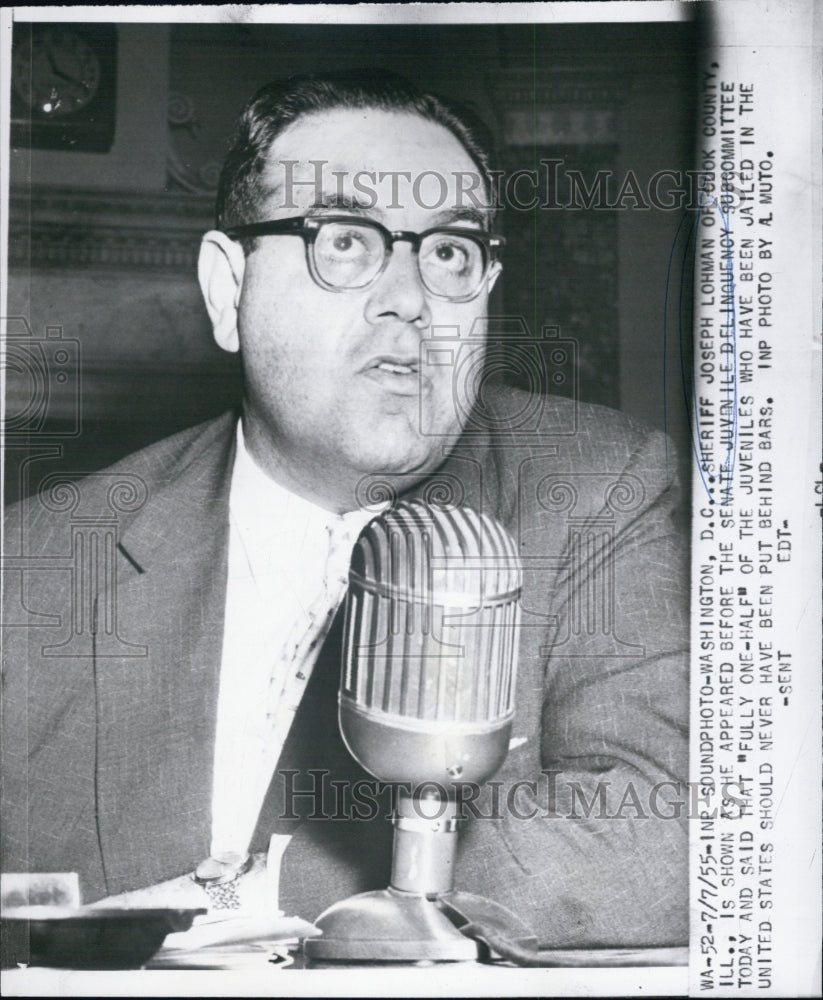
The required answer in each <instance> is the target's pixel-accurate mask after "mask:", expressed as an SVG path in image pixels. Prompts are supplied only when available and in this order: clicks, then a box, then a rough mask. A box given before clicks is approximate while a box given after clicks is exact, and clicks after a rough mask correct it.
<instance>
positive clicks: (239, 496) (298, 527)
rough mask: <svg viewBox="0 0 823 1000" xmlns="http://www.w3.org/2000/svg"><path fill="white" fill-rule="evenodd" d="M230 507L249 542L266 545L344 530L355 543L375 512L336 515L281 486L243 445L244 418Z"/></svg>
mask: <svg viewBox="0 0 823 1000" xmlns="http://www.w3.org/2000/svg"><path fill="white" fill-rule="evenodd" d="M229 509H230V512H231V517H232V520H233V521H234V523H235V524H236V525H237V526H238V527H239V528H240V530H241V531H242V532H243V534H244V537H245V540H246V542H247V543H249V544H250V545H251V548H250V549H249V551H250V553H251V552H254V551H255V550H257V548H258V546H266V547H267V548H269V547H270V546H271V544H272V543H274V542H275V541H276V542H277V544H278V545H282V543H283V540H284V539H289V540H290V541H291V542H292V543H294V544H297V543H299V541H300V540H301V539H308V538H321V537H322V538H327V537H328V534H329V533H333V534H335V535H339V534H342V533H346V534H348V535H349V536H350V537H351V541H352V543H354V541H355V539H356V538H357V535H358V534H359V533H360V530H361V528H363V527H364V526H365V525H366V524H367V523H368V522H369V521H370V520H371V519H372V517H374V515H375V513H376V512H375V511H374V510H354V511H349V512H347V513H345V514H335V513H334V512H332V511H329V510H326V509H325V508H323V507H319V506H318V505H317V504H315V503H312V502H311V501H310V500H307V499H306V498H305V497H301V496H298V495H297V494H296V493H293V492H292V491H291V490H288V489H286V488H285V487H284V486H281V485H280V484H279V483H277V482H276V481H275V480H274V479H272V478H271V476H269V475H268V474H267V473H266V472H264V471H263V469H262V468H261V467H260V466H259V465H258V464H257V462H256V461H255V460H254V458H253V457H252V456H251V454H250V452H249V450H248V448H247V447H246V441H245V435H244V434H243V421H242V420H238V421H237V450H236V452H235V459H234V468H233V470H232V480H231V493H230V498H229Z"/></svg>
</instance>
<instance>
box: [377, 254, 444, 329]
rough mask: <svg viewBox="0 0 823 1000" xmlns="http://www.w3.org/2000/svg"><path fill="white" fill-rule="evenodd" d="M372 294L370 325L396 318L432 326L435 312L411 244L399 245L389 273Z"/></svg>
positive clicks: (392, 257)
mask: <svg viewBox="0 0 823 1000" xmlns="http://www.w3.org/2000/svg"><path fill="white" fill-rule="evenodd" d="M369 292H370V294H369V298H368V301H367V303H366V319H367V320H368V321H369V322H370V323H374V324H377V323H380V322H383V321H384V320H386V319H392V318H396V319H400V320H402V321H403V322H404V323H414V324H416V325H418V326H420V327H421V328H423V327H427V326H429V325H430V323H431V309H430V308H429V301H428V298H427V296H426V289H425V288H424V287H423V282H422V281H421V280H420V271H419V270H418V266H417V254H416V253H415V252H414V251H413V250H412V248H411V247H410V246H409V245H408V244H406V243H397V244H395V247H394V250H393V252H392V255H391V258H390V259H389V263H388V266H387V267H386V270H385V271H384V272H383V273H382V274H381V275H380V277H379V278H378V279H377V281H376V282H375V284H374V286H373V287H372V288H371V289H370V290H369Z"/></svg>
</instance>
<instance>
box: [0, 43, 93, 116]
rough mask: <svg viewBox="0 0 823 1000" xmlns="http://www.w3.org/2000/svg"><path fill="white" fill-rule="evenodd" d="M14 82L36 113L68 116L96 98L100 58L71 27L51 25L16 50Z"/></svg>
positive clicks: (17, 91) (13, 68)
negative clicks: (29, 42)
mask: <svg viewBox="0 0 823 1000" xmlns="http://www.w3.org/2000/svg"><path fill="white" fill-rule="evenodd" d="M12 84H13V86H14V90H15V92H16V93H17V95H18V97H19V98H20V99H21V100H22V101H24V102H25V104H26V106H27V107H28V108H29V109H30V111H31V113H32V115H37V116H38V117H40V116H42V117H44V118H57V117H65V116H68V115H72V114H73V113H75V112H77V111H79V110H81V109H82V108H84V107H85V106H86V105H87V104H88V103H89V102H90V101H91V100H92V99H93V98H94V96H95V94H96V93H97V89H98V87H99V85H100V60H99V59H98V57H97V54H96V53H95V52H94V50H93V49H92V48H91V46H90V45H88V43H87V42H85V41H84V40H83V39H82V38H81V37H80V35H78V34H77V33H76V32H75V31H73V30H72V29H71V28H51V29H48V30H46V31H44V32H42V34H39V35H37V36H36V37H34V38H32V42H31V46H30V47H29V46H27V45H21V46H20V47H19V48H17V50H16V51H15V52H14V55H13V60H12Z"/></svg>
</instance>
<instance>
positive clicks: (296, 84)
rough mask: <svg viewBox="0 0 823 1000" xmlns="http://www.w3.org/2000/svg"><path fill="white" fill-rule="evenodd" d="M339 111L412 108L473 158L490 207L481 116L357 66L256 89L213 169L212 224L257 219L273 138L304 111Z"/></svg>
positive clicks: (220, 225) (390, 76)
mask: <svg viewBox="0 0 823 1000" xmlns="http://www.w3.org/2000/svg"><path fill="white" fill-rule="evenodd" d="M341 108H346V109H374V110H380V111H399V112H406V113H412V114H417V115H420V116H421V117H422V118H425V119H426V120H428V121H431V122H436V123H437V124H439V125H442V126H443V127H444V128H446V129H448V131H449V132H451V133H452V135H453V136H455V138H456V139H458V141H459V142H460V143H462V145H463V147H464V148H465V150H466V152H467V153H468V154H469V156H470V157H471V158H472V160H473V161H474V163H475V165H476V166H477V168H478V170H479V171H480V175H481V177H482V178H483V182H484V185H485V187H486V192H485V193H486V196H487V199H488V201H489V204H490V205H491V204H492V189H493V184H492V173H491V167H490V157H491V152H490V151H491V142H490V134H489V132H488V129H487V128H486V126H485V124H484V123H483V122H482V120H481V119H480V118H479V117H478V116H477V115H476V114H475V113H474V112H473V111H472V110H471V109H470V108H468V107H466V106H465V105H460V104H457V103H455V102H452V101H449V100H447V99H445V98H443V97H439V96H437V95H435V94H429V93H424V92H423V91H421V90H419V89H418V88H417V87H415V86H414V84H412V83H410V82H409V81H408V80H406V79H405V78H404V77H402V76H399V75H398V74H396V73H392V72H390V71H388V70H380V69H361V70H350V71H344V72H339V73H331V74H324V75H323V76H319V75H314V74H307V75H301V76H294V77H290V78H289V79H286V80H275V81H273V82H272V83H269V84H266V86H265V87H262V88H261V89H260V90H259V91H258V92H257V93H256V94H255V96H254V97H253V98H252V99H251V101H250V102H249V103H248V105H247V106H246V108H245V110H244V111H243V114H242V115H241V116H240V120H239V121H238V123H237V127H236V129H235V132H234V135H233V137H232V139H231V142H230V146H229V152H228V154H227V155H226V158H225V160H224V162H223V168H222V170H221V172H220V182H219V185H218V188H217V210H216V223H217V228H218V229H225V228H227V227H229V226H237V225H243V224H245V223H248V222H257V221H259V218H258V212H259V209H260V203H261V201H262V199H263V197H264V192H263V190H262V188H261V184H260V179H261V176H262V174H263V171H264V169H265V167H266V161H267V157H268V154H269V150H270V149H271V145H272V143H273V142H274V140H275V139H276V138H277V137H278V136H279V135H280V134H281V133H282V132H283V131H285V129H286V128H288V126H289V125H291V124H293V123H294V122H296V121H297V120H298V119H299V118H301V117H302V116H304V115H309V114H314V113H316V112H320V111H333V110H338V109H341Z"/></svg>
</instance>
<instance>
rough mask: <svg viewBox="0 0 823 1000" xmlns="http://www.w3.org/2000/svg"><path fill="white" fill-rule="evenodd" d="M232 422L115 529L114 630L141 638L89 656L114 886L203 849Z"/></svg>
mask: <svg viewBox="0 0 823 1000" xmlns="http://www.w3.org/2000/svg"><path fill="white" fill-rule="evenodd" d="M234 426H235V424H234V420H231V419H228V418H222V419H221V421H219V422H218V423H216V424H214V425H212V428H210V431H209V432H207V434H206V435H204V437H205V438H206V439H205V440H203V441H200V442H198V444H199V451H198V449H194V450H195V452H196V454H194V455H193V456H191V458H190V459H189V461H188V464H187V465H186V467H185V468H184V469H183V471H182V472H179V467H178V473H177V474H176V475H174V477H173V478H169V480H168V481H167V482H165V483H164V482H163V481H162V480H160V485H155V488H154V492H152V493H150V495H149V497H148V500H147V502H146V503H145V505H144V507H143V508H142V509H141V510H140V511H139V513H138V515H137V516H136V517H135V519H134V520H133V521H132V523H131V524H130V525H129V527H128V529H127V530H126V532H125V533H124V534H123V537H122V539H121V541H120V549H121V552H120V554H119V567H118V569H119V572H118V578H117V579H118V584H117V586H118V589H117V612H118V614H117V629H118V634H119V636H120V638H121V639H123V640H125V641H127V642H133V643H136V644H142V646H143V647H145V648H144V651H143V652H142V654H139V655H132V656H105V655H98V656H97V657H96V660H95V670H96V692H97V773H96V793H97V807H98V808H97V816H98V832H99V837H100V843H101V850H102V855H103V863H104V869H105V874H106V883H107V891H108V892H110V893H111V892H119V891H122V890H123V889H126V888H131V887H135V886H141V885H149V884H152V883H153V882H157V881H161V880H163V879H166V878H169V877H171V876H174V875H178V874H182V873H183V872H185V871H190V870H191V869H192V867H193V866H194V865H195V864H196V862H197V861H198V860H200V859H201V858H202V857H204V856H206V854H208V848H209V838H210V827H211V782H212V768H213V760H212V757H213V752H214V730H215V720H216V705H217V691H218V679H219V669H220V658H221V652H222V640H223V620H224V613H225V593H226V572H227V553H228V497H229V487H230V480H231V467H232V459H233V453H234V452H233V449H234V435H233V429H234ZM187 457H188V456H187ZM141 471H142V470H138V474H139V473H140V472H141ZM144 478H145V479H146V480H147V485H149V486H150V489H151V485H150V484H149V482H148V476H144Z"/></svg>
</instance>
